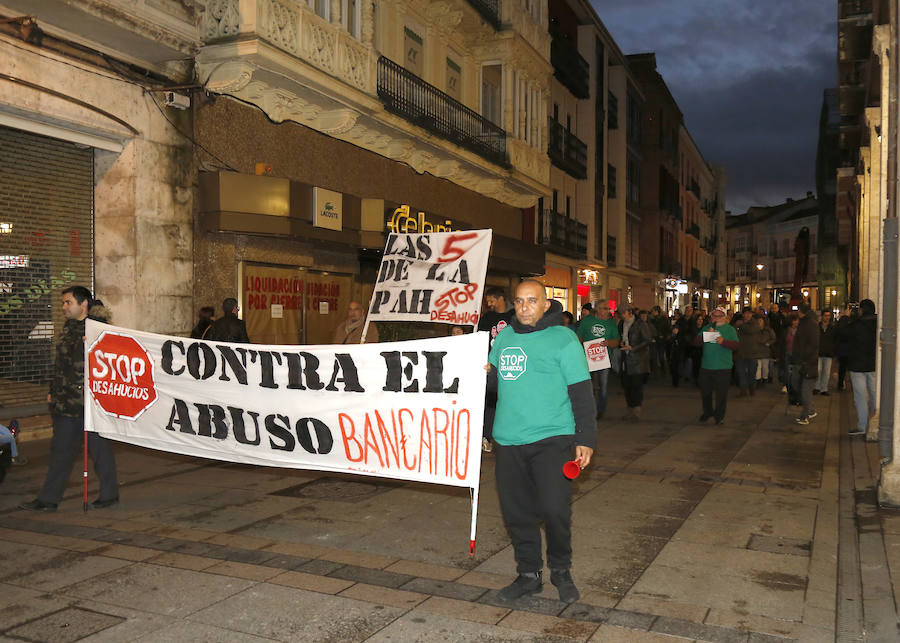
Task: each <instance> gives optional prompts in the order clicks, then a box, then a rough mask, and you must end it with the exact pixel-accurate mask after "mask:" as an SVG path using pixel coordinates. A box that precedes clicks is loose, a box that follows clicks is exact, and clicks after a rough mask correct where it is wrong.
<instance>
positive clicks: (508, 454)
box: [496, 435, 575, 574]
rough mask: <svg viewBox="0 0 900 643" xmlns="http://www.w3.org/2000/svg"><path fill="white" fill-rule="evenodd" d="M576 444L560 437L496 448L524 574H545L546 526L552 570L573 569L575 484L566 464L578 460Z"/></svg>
mask: <svg viewBox="0 0 900 643" xmlns="http://www.w3.org/2000/svg"><path fill="white" fill-rule="evenodd" d="M574 447H575V438H574V437H573V436H571V435H561V436H556V437H552V438H547V439H544V440H541V441H540V442H534V443H532V444H523V445H518V446H503V445H497V449H496V453H497V468H496V474H497V494H498V495H499V496H500V510H501V511H502V512H503V522H504V523H505V524H506V529H507V531H509V536H510V539H511V540H512V544H513V548H514V549H515V554H516V564H517V566H516V569H517V571H518V573H520V574H526V573H530V572H536V571H539V570H540V569H542V568H543V566H544V565H543V558H542V557H541V526H540V523H541V522H543V523H544V528H545V530H546V532H547V564H548V565H549V567H550V569H568V568H569V567H570V566H571V564H572V508H571V506H570V503H571V500H572V482H571V480H569V479H567V478H566V477H565V476H564V475H563V464H565V463H566V462H568V461H569V460H571V459H572V458H573V457H574Z"/></svg>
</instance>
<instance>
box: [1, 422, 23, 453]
mask: <svg viewBox="0 0 900 643" xmlns="http://www.w3.org/2000/svg"><path fill="white" fill-rule="evenodd" d="M3 442H6V443H8V444H9V454H10V455H11V456H12V457H14V458H18V457H19V450H18V448H16V439H15V438H14V437H13V434H12V433H10V432H9V429H7V428H6V427H5V426H3V425H2V424H0V444H2V443H3Z"/></svg>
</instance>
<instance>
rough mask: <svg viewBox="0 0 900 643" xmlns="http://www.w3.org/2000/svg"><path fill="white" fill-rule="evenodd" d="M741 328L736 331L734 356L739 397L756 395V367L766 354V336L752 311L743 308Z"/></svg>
mask: <svg viewBox="0 0 900 643" xmlns="http://www.w3.org/2000/svg"><path fill="white" fill-rule="evenodd" d="M741 317H742V323H741V327H740V328H738V329H737V333H738V350H737V353H736V354H735V362H736V363H735V368H736V369H737V376H738V386H739V387H740V392H739V393H738V396H739V397H747V396H749V395H755V394H756V366H757V363H758V362H759V360H760V359H764V358H765V356H766V354H767V353H768V348H767V347H766V345H765V340H766V336H765V335H764V334H763V329H762V326H760V324H759V322H758V321H757V320H756V319H754V318H753V311H752V310H751V309H750V308H745V309H744V312H743V313H742V315H741Z"/></svg>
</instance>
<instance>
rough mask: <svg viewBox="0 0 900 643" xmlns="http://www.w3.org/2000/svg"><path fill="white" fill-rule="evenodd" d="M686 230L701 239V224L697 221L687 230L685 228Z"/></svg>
mask: <svg viewBox="0 0 900 643" xmlns="http://www.w3.org/2000/svg"><path fill="white" fill-rule="evenodd" d="M685 232H687V233H688V234H689V235H691V236H692V237H694V238H695V239H697V241H699V240H700V225H699V224H697V223H694V224H692V225H691V226H689V227H688V229H687V230H685Z"/></svg>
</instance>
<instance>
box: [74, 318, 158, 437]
mask: <svg viewBox="0 0 900 643" xmlns="http://www.w3.org/2000/svg"><path fill="white" fill-rule="evenodd" d="M87 376H88V389H89V390H90V392H91V396H93V398H94V400H95V401H96V402H97V405H98V406H99V407H100V408H101V409H103V411H104V412H105V413H107V414H108V415H113V416H115V417H118V418H122V419H125V420H135V419H137V418H138V417H139V416H140V415H141V413H143V412H144V411H146V410H147V409H148V408H149V407H150V405H152V404H153V403H154V402H155V401H156V385H155V383H154V381H153V360H151V359H150V355H149V354H148V353H147V351H146V350H145V349H144V347H143V346H141V345H140V343H139V342H138V341H137V340H136V339H134V338H133V337H128V336H126V335H119V334H117V333H110V332H104V333H103V334H102V335H100V337H99V338H98V339H97V341H96V342H94V343H93V344H92V345H91V348H90V350H88V361H87Z"/></svg>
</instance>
